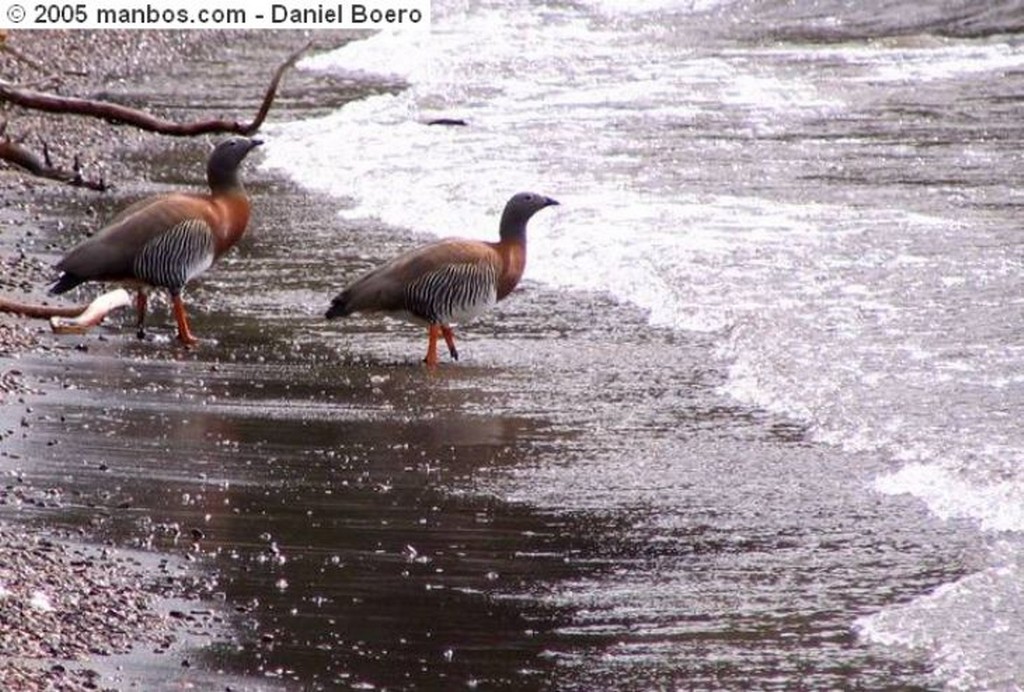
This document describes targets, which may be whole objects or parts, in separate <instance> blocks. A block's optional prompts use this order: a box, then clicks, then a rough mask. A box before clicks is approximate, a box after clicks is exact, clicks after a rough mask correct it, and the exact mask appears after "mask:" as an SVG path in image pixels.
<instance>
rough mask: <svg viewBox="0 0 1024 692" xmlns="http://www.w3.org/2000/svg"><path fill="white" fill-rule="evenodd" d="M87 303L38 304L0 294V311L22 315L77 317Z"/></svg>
mask: <svg viewBox="0 0 1024 692" xmlns="http://www.w3.org/2000/svg"><path fill="white" fill-rule="evenodd" d="M87 307H89V306H88V305H77V306H76V305H68V306H64V305H39V304H33V303H22V302H20V301H17V300H12V299H10V298H5V297H3V296H0V312H12V313H14V314H15V315H22V316H23V317H34V318H46V317H77V316H78V315H81V314H82V313H83V312H85V309H86V308H87Z"/></svg>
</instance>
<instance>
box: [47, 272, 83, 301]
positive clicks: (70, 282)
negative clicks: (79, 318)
mask: <svg viewBox="0 0 1024 692" xmlns="http://www.w3.org/2000/svg"><path fill="white" fill-rule="evenodd" d="M84 281H85V279H83V278H82V277H80V276H75V275H74V274H69V273H68V272H63V273H61V275H60V276H58V277H57V278H56V279H54V281H53V282H52V283H51V284H50V285H49V286H47V287H46V290H47V291H48V292H49V293H50V295H52V296H56V295H60V294H61V293H67V292H68V291H70V290H71V289H72V288H74V287H75V286H78V285H79V284H81V283H83V282H84Z"/></svg>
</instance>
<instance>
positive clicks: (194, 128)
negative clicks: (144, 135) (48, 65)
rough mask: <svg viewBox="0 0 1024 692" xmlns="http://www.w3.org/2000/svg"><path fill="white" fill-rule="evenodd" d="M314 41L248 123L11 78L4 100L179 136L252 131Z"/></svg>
mask: <svg viewBox="0 0 1024 692" xmlns="http://www.w3.org/2000/svg"><path fill="white" fill-rule="evenodd" d="M312 43H313V42H312V41H310V42H309V43H307V44H306V45H304V46H303V47H302V48H300V49H299V50H297V51H295V52H294V53H292V54H291V55H290V56H288V59H287V60H285V61H284V63H282V64H281V66H280V67H278V68H277V71H276V72H275V73H274V77H273V79H271V81H270V85H269V86H268V87H267V90H266V93H265V94H264V96H263V103H262V104H261V105H260V109H259V111H258V112H257V113H256V117H255V118H254V119H253V120H252V121H251V122H248V123H243V122H239V121H236V120H223V119H214V120H200V121H195V122H191V123H178V122H174V121H172V120H167V119H165V118H160V117H157V116H154V115H152V114H150V113H146V112H145V111H140V110H137V109H135V108H130V107H128V106H122V105H120V104H117V103H110V102H108V101H96V100H92V99H83V98H76V97H69V96H58V95H57V94H50V93H46V92H41V91H32V90H29V89H22V88H20V87H18V86H16V85H14V84H10V83H8V82H0V101H7V102H9V103H13V104H15V105H18V106H22V107H23V108H30V109H33V110H40V111H45V112H47V113H63V114H69V115H83V116H90V117H94V118H101V119H103V120H106V121H108V122H111V123H113V124H116V125H120V124H125V125H133V126H135V127H137V128H139V129H142V130H146V131H148V132H157V133H159V134H164V135H172V136H175V137H191V136H194V135H203V134H213V133H234V134H240V135H251V134H253V133H254V132H256V131H257V130H259V129H260V126H261V125H263V121H264V120H265V119H266V117H267V113H269V112H270V106H271V105H272V104H273V102H274V97H275V96H276V95H277V88H278V86H279V85H280V83H281V78H282V77H283V76H284V73H285V72H286V71H287V70H288V68H290V67H291V66H292V65H294V64H295V63H296V61H298V59H299V57H300V56H301V55H302V54H303V53H305V52H306V50H307V49H308V48H309V47H310V46H311V45H312Z"/></svg>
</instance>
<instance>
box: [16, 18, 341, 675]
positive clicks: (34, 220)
mask: <svg viewBox="0 0 1024 692" xmlns="http://www.w3.org/2000/svg"><path fill="white" fill-rule="evenodd" d="M213 34H215V35H216V36H217V37H218V38H220V39H230V40H229V41H227V42H224V41H217V42H211V41H210V40H209V37H210V35H213ZM21 36H22V34H19V33H18V32H11V33H10V34H9V35H8V37H7V41H8V44H9V45H12V46H13V47H15V48H16V50H18V51H19V53H21V54H25V55H28V56H30V57H31V60H30V61H26V60H21V59H19V58H17V57H15V56H14V55H13V54H12V53H10V52H2V53H0V72H2V73H3V74H4V75H5V78H7V79H10V80H11V81H14V82H19V81H25V82H35V81H36V80H37V79H39V78H40V75H42V79H43V80H44V81H45V80H48V79H49V78H50V75H54V74H60V75H61V77H60V85H59V88H58V90H59V92H60V93H64V94H69V95H83V96H87V97H96V98H106V99H110V100H113V101H117V102H127V103H130V104H131V105H135V106H137V107H140V108H143V109H145V110H152V111H153V112H154V113H157V114H160V115H169V117H173V118H180V119H182V120H187V119H192V118H196V117H205V116H204V111H202V110H197V109H201V108H202V105H203V104H201V103H196V102H192V101H189V102H186V103H184V104H181V105H180V106H176V105H175V104H173V102H168V101H166V100H161V99H153V98H149V96H151V95H150V94H147V92H148V91H149V90H150V88H151V85H152V84H154V83H155V82H160V81H162V79H164V78H166V76H167V72H168V71H180V70H182V69H183V68H182V66H183V64H184V65H187V64H194V63H197V62H199V61H203V60H205V61H211V60H215V61H217V60H219V61H224V62H225V63H228V62H230V61H231V60H232V55H231V54H232V49H233V47H235V46H237V44H238V43H248V44H251V45H260V44H267V47H266V48H264V49H262V50H260V49H258V48H257V49H256V50H255V51H254V52H255V53H256V54H258V55H260V57H261V59H262V62H265V63H266V65H260V68H262V69H261V70H260V73H261V75H262V72H263V71H266V72H267V77H266V78H263V77H262V76H261V77H260V78H253V80H252V83H251V84H249V85H248V89H250V90H251V94H250V95H249V97H248V98H251V101H252V105H251V106H249V105H247V104H246V105H243V103H242V102H241V101H242V99H244V98H246V95H245V93H244V92H245V91H246V87H247V85H245V84H238V85H236V86H235V88H234V89H231V90H229V91H232V92H235V93H237V95H238V97H237V99H236V101H234V102H232V104H233V105H225V106H224V110H225V115H226V116H229V117H238V118H240V119H245V118H249V117H251V116H252V114H253V113H255V110H256V108H257V107H258V105H259V100H260V99H261V98H262V95H263V92H262V90H263V89H265V87H266V81H267V80H269V75H270V73H271V72H272V71H273V69H275V67H276V65H275V64H274V61H275V60H276V61H277V63H278V64H279V63H280V60H282V59H283V58H284V56H286V55H287V52H284V51H283V50H281V49H284V48H285V47H286V46H289V45H291V46H293V47H294V45H301V43H300V42H301V41H302V40H305V34H304V33H302V32H280V33H279V34H278V35H276V36H268V35H267V34H266V33H265V32H227V31H225V32H197V31H192V32H189V31H181V32H145V31H130V32H118V31H111V32H84V31H83V32H71V31H66V32H65V31H55V32H32V42H31V44H30V45H29V46H27V47H26V46H24V45H22V44H21V42H20V41H19V38H20V37H21ZM332 37H333V40H338V35H336V34H332ZM43 42H45V43H47V44H48V46H47V51H46V53H45V56H40V55H36V53H35V51H34V50H32V46H33V45H41V43H43ZM184 69H185V71H186V72H187V71H188V70H189V69H190V68H188V67H187V66H186V67H184ZM295 72H296V71H295V70H292V71H290V73H289V74H288V75H286V76H285V79H284V83H283V84H282V88H281V90H280V91H279V93H278V98H277V100H276V102H275V104H274V107H273V108H272V110H271V113H270V119H271V120H273V119H274V117H275V115H276V114H279V113H280V111H281V110H283V106H282V103H283V102H286V101H287V92H288V80H289V78H290V77H294V75H295ZM41 88H43V89H44V90H45V89H46V88H48V87H45V86H44V87H41ZM150 103H152V104H153V105H152V106H150ZM6 120H7V121H8V123H9V127H8V129H7V132H8V134H9V135H12V136H15V137H19V136H26V135H30V136H28V137H27V139H26V141H25V145H26V146H28V147H29V148H30V149H33V150H34V151H35V150H37V149H38V150H41V146H42V145H41V144H40V143H41V142H46V143H47V145H48V147H49V149H50V153H51V155H52V157H53V159H54V163H55V164H56V165H67V166H70V162H71V160H72V159H73V158H74V157H75V156H80V157H81V160H82V163H83V167H84V174H85V175H86V176H87V177H90V176H97V175H102V176H103V177H104V178H105V179H106V180H107V181H108V182H110V183H112V184H113V188H112V189H111V190H108V191H106V192H96V191H90V190H85V189H82V188H75V187H71V186H67V185H64V184H61V183H59V182H56V181H49V180H43V179H40V178H35V177H33V176H32V175H31V174H29V173H27V172H23V171H20V170H17V169H15V168H14V167H13V166H5V167H3V168H0V189H2V190H3V192H4V194H5V201H4V203H3V205H2V206H0V228H3V229H4V232H3V233H2V234H0V262H2V263H3V269H4V271H3V277H2V278H0V290H2V291H3V292H4V293H5V295H8V296H10V297H11V298H15V299H18V300H22V301H26V302H32V303H39V304H48V303H51V302H52V299H51V298H50V297H49V296H48V295H46V294H45V288H44V287H45V285H46V283H47V282H48V280H49V279H50V278H52V276H51V270H50V268H49V264H50V262H49V261H47V260H48V259H49V258H50V257H56V256H58V255H59V252H60V248H58V247H56V246H55V245H54V244H52V243H50V242H46V241H42V239H43V238H45V237H47V236H49V235H52V229H54V228H55V227H56V229H57V230H58V231H59V232H61V233H62V234H75V233H79V232H84V233H88V232H92V231H93V230H95V229H96V228H98V227H99V226H101V225H102V222H103V219H104V218H108V217H109V215H110V213H111V211H112V210H113V209H115V208H117V207H119V206H123V205H124V204H125V203H126V202H125V201H123V200H125V199H128V198H134V197H141V196H144V195H147V194H154V193H156V192H159V186H160V183H159V182H157V184H156V185H154V184H153V181H152V180H148V181H147V179H148V178H149V172H148V171H147V170H146V165H145V158H146V157H145V156H143V157H141V160H140V157H139V152H140V151H142V150H151V149H150V148H151V147H158V148H159V149H160V150H162V151H173V150H175V149H177V148H179V147H182V146H184V147H186V148H195V147H196V145H195V143H193V142H195V141H196V140H198V141H199V142H204V143H205V142H206V141H208V140H209V139H211V138H209V137H200V138H192V142H190V141H189V140H181V139H177V140H176V139H174V138H170V137H162V136H160V135H155V134H150V133H144V132H141V131H138V130H136V129H134V128H132V127H130V126H126V125H121V126H115V125H111V124H108V123H104V122H102V121H99V120H96V119H91V118H85V117H77V116H60V115H52V114H44V113H33V112H28V111H24V110H22V109H10V108H9V109H8V112H7V113H6ZM201 146H205V144H204V145H201ZM191 158H194V157H191ZM192 168H193V170H190V171H189V174H192V173H193V171H194V170H198V171H200V172H201V171H202V166H201V165H195V166H193V167H192ZM200 182H201V181H200ZM69 201H70V202H71V203H72V205H73V206H81V207H82V208H83V211H84V212H85V213H84V214H82V215H81V216H80V217H79V218H75V216H67V215H65V214H62V213H61V212H59V211H58V212H56V213H55V212H54V205H56V206H57V207H60V206H61V205H63V204H65V203H67V202H69ZM115 319H117V318H116V317H115ZM49 333H50V330H49V326H48V324H47V322H46V321H45V320H38V319H29V318H23V317H20V316H17V315H13V314H9V313H0V474H2V475H3V476H4V477H5V479H6V480H5V482H4V484H3V487H0V510H2V512H3V515H4V516H3V517H2V518H0V551H2V552H3V553H4V554H5V555H6V556H8V557H6V558H5V560H4V564H3V565H0V633H2V635H0V687H2V688H3V689H11V690H13V689H18V690H29V689H52V688H53V687H55V686H56V687H59V688H60V689H66V690H79V689H82V690H84V689H96V688H101V689H108V688H110V686H111V685H114V686H116V687H117V688H120V687H121V686H122V685H129V686H135V685H137V684H140V682H141V684H143V685H145V682H144V681H145V680H147V679H148V680H149V681H150V682H152V681H153V680H155V679H162V678H161V676H165V675H167V674H174V673H175V672H177V671H182V670H185V671H186V672H188V668H189V667H190V664H189V663H188V660H187V650H188V648H189V647H190V646H192V645H197V644H199V643H208V641H204V640H203V637H207V638H208V637H209V636H210V635H211V632H213V631H215V630H217V629H223V628H224V627H225V622H226V619H227V618H228V616H227V615H226V614H224V613H218V612H217V606H216V604H215V603H210V602H209V601H207V600H195V599H196V598H197V597H198V596H199V595H202V596H203V597H204V599H206V598H208V597H209V594H208V593H201V592H203V589H197V588H195V586H194V584H195V582H196V581H201V579H202V577H201V575H195V574H194V575H193V576H192V577H185V576H184V575H185V574H187V570H188V569H189V565H188V563H187V562H185V561H181V560H180V558H174V557H173V555H172V554H171V553H162V552H158V553H150V554H149V558H148V560H147V559H146V556H145V555H136V556H134V557H133V556H129V555H126V554H125V549H124V548H123V547H115V546H113V545H112V544H109V543H107V544H102V543H97V538H96V537H95V536H92V535H91V533H90V531H89V530H88V529H85V528H79V529H77V530H68V529H59V528H56V527H53V526H46V525H45V523H46V522H45V521H43V522H40V521H39V520H38V519H35V520H32V519H29V518H27V517H25V516H24V514H23V513H22V508H33V509H42V510H44V511H54V510H58V509H59V508H60V507H61V506H64V505H66V504H67V503H69V502H70V503H74V502H76V500H75V499H74V498H73V497H69V496H68V494H67V493H66V492H65V491H64V489H63V488H60V487H53V486H51V487H38V486H36V485H35V484H33V482H32V481H31V480H30V479H26V477H25V475H24V474H23V472H22V466H23V464H24V460H22V459H20V458H19V455H18V454H16V453H13V452H10V451H9V449H10V446H11V445H10V443H11V441H13V440H15V439H16V438H18V437H24V436H25V435H26V434H28V430H29V427H28V426H31V425H32V423H31V422H30V419H31V418H32V415H31V414H32V410H33V409H32V406H31V404H29V403H27V401H28V399H30V398H32V395H33V394H36V393H38V392H37V390H36V385H35V384H34V383H33V382H32V381H31V379H29V380H26V378H25V373H24V368H23V367H22V366H21V365H20V364H19V361H20V360H22V359H23V358H24V357H25V356H30V355H31V356H32V357H37V356H38V357H42V358H52V357H54V354H55V353H56V354H59V353H60V352H63V351H69V352H70V351H72V350H73V349H74V348H76V346H75V345H72V343H70V342H69V341H65V342H64V343H61V342H60V341H52V340H51V339H50V338H48V336H47V335H48V334H49ZM53 394H56V392H52V391H51V392H50V395H51V396H52V395H53ZM19 517H20V518H19ZM41 524H42V525H41ZM161 555H163V556H164V557H163V558H162V559H158V558H159V557H160V556H161ZM185 557H188V556H187V555H186V556H185ZM176 563H177V567H176V568H175V567H171V565H174V564H176ZM189 583H192V584H193V586H189V585H188V584H189ZM197 633H200V634H201V635H202V636H200V637H198V638H197V637H196V634H197ZM203 676H204V673H202V672H201V671H193V672H192V673H191V675H190V676H189V679H191V680H192V681H193V682H194V681H195V680H196V679H199V680H202V679H203ZM224 681H225V678H224V676H219V677H217V678H216V683H217V684H223V683H224ZM208 682H210V683H211V684H212V683H213V679H212V678H211V679H210V680H209V681H208Z"/></svg>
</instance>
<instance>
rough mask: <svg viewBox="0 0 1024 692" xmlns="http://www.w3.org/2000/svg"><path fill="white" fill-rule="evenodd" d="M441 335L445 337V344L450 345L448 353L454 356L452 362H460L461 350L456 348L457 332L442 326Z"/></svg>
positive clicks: (444, 325)
mask: <svg viewBox="0 0 1024 692" xmlns="http://www.w3.org/2000/svg"><path fill="white" fill-rule="evenodd" d="M441 335H442V336H444V342H445V343H446V344H448V353H450V354H452V360H458V359H459V350H458V349H457V348H455V332H453V331H452V328H451V327H449V326H448V325H447V324H442V325H441Z"/></svg>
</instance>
